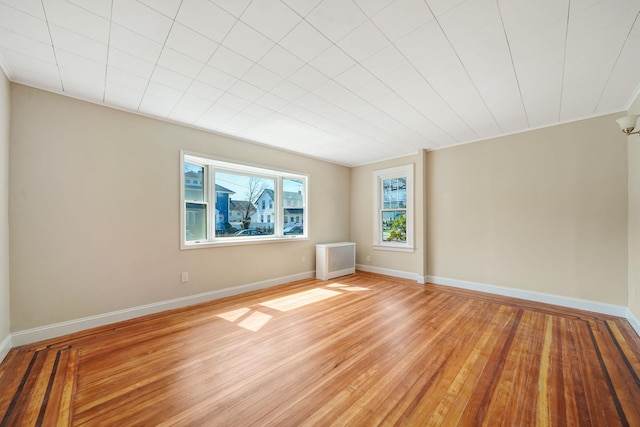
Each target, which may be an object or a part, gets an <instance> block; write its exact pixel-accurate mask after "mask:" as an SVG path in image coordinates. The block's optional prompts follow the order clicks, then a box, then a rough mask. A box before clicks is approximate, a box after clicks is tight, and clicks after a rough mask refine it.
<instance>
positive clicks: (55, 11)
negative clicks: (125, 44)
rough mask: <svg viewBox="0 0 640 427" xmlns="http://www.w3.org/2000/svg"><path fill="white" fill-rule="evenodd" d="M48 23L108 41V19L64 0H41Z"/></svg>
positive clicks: (94, 38)
mask: <svg viewBox="0 0 640 427" xmlns="http://www.w3.org/2000/svg"><path fill="white" fill-rule="evenodd" d="M42 4H43V6H44V10H45V13H46V17H47V20H48V21H49V24H56V25H58V26H60V27H63V28H66V29H68V30H71V31H74V32H76V33H80V34H82V35H83V36H84V37H86V38H90V39H93V40H95V41H98V42H100V43H103V44H107V43H108V41H109V21H108V20H107V19H105V18H102V17H101V16H98V15H95V14H93V13H91V12H89V11H87V10H86V9H83V8H81V7H78V6H76V5H74V4H72V3H69V2H67V1H65V0H42Z"/></svg>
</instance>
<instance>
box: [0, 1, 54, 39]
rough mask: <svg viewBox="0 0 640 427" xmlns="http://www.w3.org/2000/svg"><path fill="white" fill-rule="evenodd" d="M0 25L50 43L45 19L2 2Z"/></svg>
mask: <svg viewBox="0 0 640 427" xmlns="http://www.w3.org/2000/svg"><path fill="white" fill-rule="evenodd" d="M0 27H2V28H5V29H7V30H10V31H13V32H16V33H18V34H22V35H23V36H26V37H29V38H32V39H34V40H38V41H40V42H42V43H51V38H50V37H49V30H48V28H47V23H46V21H43V20H40V19H38V18H36V17H34V16H32V15H29V14H27V13H24V12H22V11H20V10H17V9H14V8H13V7H9V6H7V5H5V4H2V3H0Z"/></svg>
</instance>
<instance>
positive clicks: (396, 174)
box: [374, 165, 414, 252]
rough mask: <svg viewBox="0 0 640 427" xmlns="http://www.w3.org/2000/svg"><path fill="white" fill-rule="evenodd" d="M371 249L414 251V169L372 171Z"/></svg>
mask: <svg viewBox="0 0 640 427" xmlns="http://www.w3.org/2000/svg"><path fill="white" fill-rule="evenodd" d="M374 192H375V193H374V194H375V197H374V202H375V222H374V226H375V229H374V248H376V249H384V250H400V251H407V252H409V251H413V250H414V248H413V200H412V195H413V165H405V166H398V167H395V168H389V169H383V170H379V171H374Z"/></svg>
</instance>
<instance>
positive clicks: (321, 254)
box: [316, 242, 356, 280]
mask: <svg viewBox="0 0 640 427" xmlns="http://www.w3.org/2000/svg"><path fill="white" fill-rule="evenodd" d="M355 272H356V244H355V243H351V242H340V243H326V244H322V245H316V278H318V279H320V280H329V279H333V278H334V277H340V276H346V275H347V274H353V273H355Z"/></svg>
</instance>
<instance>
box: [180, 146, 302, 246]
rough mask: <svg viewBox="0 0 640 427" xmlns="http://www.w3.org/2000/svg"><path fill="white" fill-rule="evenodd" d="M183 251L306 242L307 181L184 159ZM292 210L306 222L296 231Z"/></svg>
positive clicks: (296, 176)
mask: <svg viewBox="0 0 640 427" xmlns="http://www.w3.org/2000/svg"><path fill="white" fill-rule="evenodd" d="M180 169H181V171H182V172H181V188H182V191H181V206H182V209H181V211H182V215H181V235H182V239H181V242H182V245H181V246H182V247H183V248H188V247H197V246H202V245H217V244H229V243H247V242H257V241H270V240H277V239H285V238H286V239H291V238H306V237H307V236H308V230H307V226H306V224H308V221H307V218H308V210H307V200H308V199H307V197H308V176H307V175H303V174H297V173H291V172H284V171H276V170H273V169H267V168H262V167H256V166H249V165H243V164H238V163H232V162H229V161H223V160H219V159H213V158H209V157H205V156H202V155H194V154H188V153H184V152H183V153H182V154H181V168H180ZM284 200H287V201H288V202H289V203H292V204H293V207H294V209H295V211H296V213H299V214H300V216H301V218H302V219H301V221H300V223H298V224H296V226H297V227H296V228H295V229H292V228H291V227H290V226H289V225H290V222H289V221H287V219H288V218H289V214H290V211H291V210H292V207H291V206H289V205H287V207H286V208H285V205H284V202H283V201H284Z"/></svg>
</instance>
